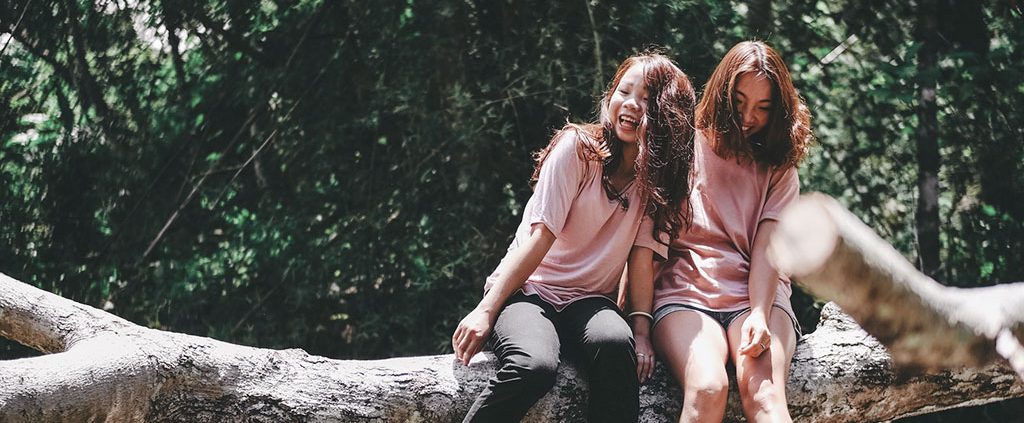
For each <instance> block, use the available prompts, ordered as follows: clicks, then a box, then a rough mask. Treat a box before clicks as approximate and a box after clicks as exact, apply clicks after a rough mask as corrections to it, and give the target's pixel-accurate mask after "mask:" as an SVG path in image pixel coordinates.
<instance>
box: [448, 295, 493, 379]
mask: <svg viewBox="0 0 1024 423" xmlns="http://www.w3.org/2000/svg"><path fill="white" fill-rule="evenodd" d="M493 320H494V319H493V318H492V317H491V313H488V312H487V311H484V310H481V309H479V308H475V309H473V311H471V312H469V314H467V315H466V317H463V318H462V321H461V322H459V327H457V328H455V334H453V335H452V348H454V349H455V359H456V360H458V361H460V362H462V364H464V365H467V366H468V365H469V360H470V359H472V358H473V356H474V355H476V353H478V352H480V350H482V349H483V348H484V344H485V343H486V342H487V338H489V337H490V336H491V327H492V326H493V325H494V322H493Z"/></svg>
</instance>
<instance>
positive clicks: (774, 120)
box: [697, 41, 814, 168]
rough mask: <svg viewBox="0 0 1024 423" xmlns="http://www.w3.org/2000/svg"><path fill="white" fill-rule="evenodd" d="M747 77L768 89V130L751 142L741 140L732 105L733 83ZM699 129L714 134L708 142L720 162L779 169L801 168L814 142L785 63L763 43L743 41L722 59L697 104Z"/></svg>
mask: <svg viewBox="0 0 1024 423" xmlns="http://www.w3.org/2000/svg"><path fill="white" fill-rule="evenodd" d="M748 72H749V73H754V74H757V75H763V76H764V77H766V78H768V80H769V81H770V82H771V84H772V106H771V111H770V112H769V113H770V114H769V117H768V124H767V125H766V126H765V128H764V129H763V130H761V131H760V132H759V133H757V134H754V136H753V137H751V139H749V140H748V139H744V138H743V130H742V129H741V128H742V123H741V122H740V116H739V113H737V112H736V110H735V108H734V105H735V100H734V99H733V96H734V95H735V92H736V80H737V79H739V77H740V75H743V74H745V73H748ZM697 129H698V130H701V131H713V132H714V136H710V137H708V139H709V140H710V141H711V143H712V146H713V148H714V150H715V152H716V153H718V155H720V156H722V157H736V158H738V159H740V160H744V159H746V160H754V161H756V162H758V163H761V164H765V165H770V166H777V167H782V168H786V167H790V166H797V165H799V164H800V161H801V160H803V159H804V157H806V156H807V150H808V149H809V148H810V145H811V143H812V142H813V141H814V135H813V133H812V132H811V114H810V112H809V111H808V110H807V105H806V104H804V101H803V100H802V99H801V98H800V95H799V93H797V90H796V88H795V87H794V86H793V79H792V78H791V76H790V74H789V69H787V68H786V63H785V62H783V61H782V57H781V56H779V53H778V52H776V51H775V49H773V48H771V47H770V46H768V45H767V44H765V43H764V42H761V41H743V42H741V43H739V44H736V45H735V46H733V47H732V48H731V49H729V52H728V53H725V57H723V58H722V61H721V62H719V63H718V67H716V68H715V71H714V73H712V74H711V78H710V79H708V83H707V84H706V85H705V86H704V94H703V95H702V96H701V99H700V103H698V104H697Z"/></svg>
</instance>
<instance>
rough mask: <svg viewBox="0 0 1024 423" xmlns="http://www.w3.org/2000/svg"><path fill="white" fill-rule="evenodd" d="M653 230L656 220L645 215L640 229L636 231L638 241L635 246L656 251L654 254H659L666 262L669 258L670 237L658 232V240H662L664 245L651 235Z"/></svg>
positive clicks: (634, 242)
mask: <svg viewBox="0 0 1024 423" xmlns="http://www.w3.org/2000/svg"><path fill="white" fill-rule="evenodd" d="M653 230H654V220H652V219H651V217H650V216H646V215H645V216H644V217H643V219H641V220H640V228H639V229H637V231H636V240H634V241H633V246H634V247H647V248H650V249H651V251H654V254H657V255H658V256H659V257H661V259H662V260H665V259H667V258H668V241H669V236H668V234H667V233H665V232H658V238H661V241H662V242H664V244H662V243H660V242H658V241H657V240H655V239H654V235H653V234H652V233H651V231H653Z"/></svg>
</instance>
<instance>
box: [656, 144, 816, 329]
mask: <svg viewBox="0 0 1024 423" xmlns="http://www.w3.org/2000/svg"><path fill="white" fill-rule="evenodd" d="M692 172H693V173H692V175H691V179H690V183H691V185H692V187H691V192H690V204H689V206H690V207H691V209H692V210H693V223H692V225H691V227H690V229H689V230H686V228H685V227H684V228H683V229H682V230H680V232H679V236H677V237H676V238H675V239H674V240H673V241H672V246H671V248H670V249H669V259H668V260H666V261H665V263H663V264H662V266H661V269H660V270H659V272H658V274H657V276H656V277H655V283H654V307H655V308H654V309H655V310H657V309H658V307H661V306H664V305H667V304H676V303H679V304H688V305H691V306H695V307H699V308H702V309H705V310H711V311H734V310H740V309H743V308H745V307H750V294H749V292H748V290H747V278H748V276H749V273H750V251H751V249H752V247H753V245H754V235H756V234H757V228H758V225H759V224H760V223H761V222H763V221H765V220H776V219H778V216H779V212H781V211H782V209H783V208H785V207H786V206H787V205H789V204H790V203H791V202H793V201H794V200H795V199H796V198H797V197H798V196H799V195H800V181H799V179H798V178H797V171H796V168H795V167H789V168H787V169H785V170H779V169H776V168H774V167H767V166H764V165H758V164H755V163H745V164H740V163H737V161H736V159H735V158H730V159H724V158H722V157H720V156H718V155H717V154H716V153H715V150H714V149H713V148H712V146H711V144H710V143H709V141H708V140H707V138H705V136H704V134H702V133H701V131H698V132H697V135H696V137H695V139H694V158H693V171H692ZM792 292H793V289H792V287H790V283H789V278H788V277H786V276H780V277H779V287H778V289H777V290H776V292H775V301H774V304H775V305H778V306H780V307H782V309H783V310H785V311H786V312H787V313H788V314H789V315H790V316H793V307H792V305H790V302H789V296H790V294H792Z"/></svg>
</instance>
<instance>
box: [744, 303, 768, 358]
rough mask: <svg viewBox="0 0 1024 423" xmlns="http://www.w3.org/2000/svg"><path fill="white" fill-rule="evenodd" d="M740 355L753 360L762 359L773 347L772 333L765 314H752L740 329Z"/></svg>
mask: <svg viewBox="0 0 1024 423" xmlns="http://www.w3.org/2000/svg"><path fill="white" fill-rule="evenodd" d="M740 339H741V345H742V347H740V354H743V355H747V356H750V357H752V358H757V357H760V356H761V354H764V352H765V351H768V349H770V348H771V347H772V333H771V331H769V330H768V319H767V317H766V316H765V315H764V314H763V313H756V312H751V313H750V315H749V316H747V320H746V321H744V322H743V327H742V328H740Z"/></svg>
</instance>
